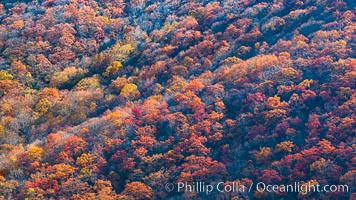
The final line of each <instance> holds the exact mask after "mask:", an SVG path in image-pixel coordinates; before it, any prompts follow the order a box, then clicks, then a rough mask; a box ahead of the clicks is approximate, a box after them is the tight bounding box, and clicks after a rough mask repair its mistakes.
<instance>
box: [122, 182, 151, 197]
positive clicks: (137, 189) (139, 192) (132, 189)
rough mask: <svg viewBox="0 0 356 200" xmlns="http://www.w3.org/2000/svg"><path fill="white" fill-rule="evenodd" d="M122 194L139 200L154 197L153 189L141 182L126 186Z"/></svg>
mask: <svg viewBox="0 0 356 200" xmlns="http://www.w3.org/2000/svg"><path fill="white" fill-rule="evenodd" d="M122 194H123V195H127V196H129V197H131V198H134V199H138V200H147V199H152V197H153V193H152V188H151V187H149V186H147V185H145V184H144V183H141V182H131V183H128V184H126V185H125V189H124V191H123V192H122Z"/></svg>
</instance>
